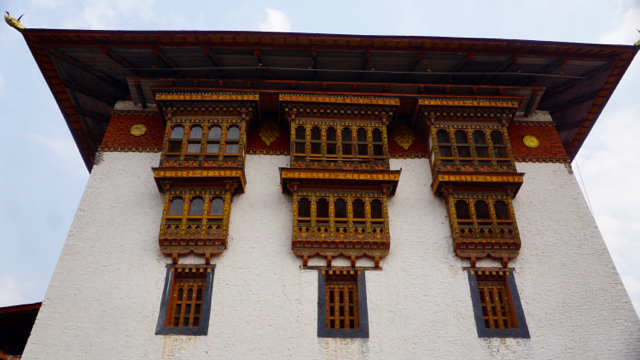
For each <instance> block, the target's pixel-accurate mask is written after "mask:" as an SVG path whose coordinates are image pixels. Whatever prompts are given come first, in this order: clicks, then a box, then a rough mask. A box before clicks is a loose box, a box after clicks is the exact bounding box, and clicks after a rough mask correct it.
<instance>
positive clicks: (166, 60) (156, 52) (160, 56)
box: [151, 45, 189, 79]
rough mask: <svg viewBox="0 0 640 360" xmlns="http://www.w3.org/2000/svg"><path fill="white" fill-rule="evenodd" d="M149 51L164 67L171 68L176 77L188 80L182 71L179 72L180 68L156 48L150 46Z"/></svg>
mask: <svg viewBox="0 0 640 360" xmlns="http://www.w3.org/2000/svg"><path fill="white" fill-rule="evenodd" d="M151 51H152V52H153V55H155V56H157V57H158V59H160V61H162V62H163V63H164V64H165V65H167V66H169V67H171V68H172V69H173V70H174V71H175V72H176V73H178V76H179V77H181V78H184V79H188V78H189V77H188V76H187V75H186V74H185V73H184V71H182V70H180V67H179V66H178V65H176V63H174V62H173V60H171V59H170V58H169V57H168V56H167V55H166V54H165V53H163V52H162V50H160V49H159V48H158V47H157V46H155V45H151Z"/></svg>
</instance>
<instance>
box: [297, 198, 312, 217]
mask: <svg viewBox="0 0 640 360" xmlns="http://www.w3.org/2000/svg"><path fill="white" fill-rule="evenodd" d="M298 217H301V218H308V217H311V202H310V201H309V199H307V198H301V199H300V200H298Z"/></svg>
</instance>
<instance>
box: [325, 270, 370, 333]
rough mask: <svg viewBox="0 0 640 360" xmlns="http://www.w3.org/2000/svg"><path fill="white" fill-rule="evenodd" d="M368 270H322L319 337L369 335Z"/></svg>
mask: <svg viewBox="0 0 640 360" xmlns="http://www.w3.org/2000/svg"><path fill="white" fill-rule="evenodd" d="M366 287H367V284H366V280H365V271H362V270H352V269H349V270H341V269H336V268H333V270H331V269H329V270H319V271H318V337H331V338H368V337H369V312H368V308H367V288H366Z"/></svg>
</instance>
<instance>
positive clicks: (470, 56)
mask: <svg viewBox="0 0 640 360" xmlns="http://www.w3.org/2000/svg"><path fill="white" fill-rule="evenodd" d="M475 55H476V52H475V51H472V52H470V53H468V54H467V55H465V57H464V58H463V59H462V60H460V61H458V63H457V64H455V65H454V66H453V67H452V68H451V69H450V70H449V71H448V72H456V71H458V69H460V68H461V67H462V65H464V63H466V62H467V61H469V60H472V59H473V57H474V56H475ZM451 77H452V75H445V76H444V77H442V78H441V79H440V81H438V83H440V84H444V83H448V82H451Z"/></svg>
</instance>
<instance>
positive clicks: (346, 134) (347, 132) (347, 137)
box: [342, 127, 352, 141]
mask: <svg viewBox="0 0 640 360" xmlns="http://www.w3.org/2000/svg"><path fill="white" fill-rule="evenodd" d="M351 140H352V137H351V129H349V128H347V127H346V128H342V141H351Z"/></svg>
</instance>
